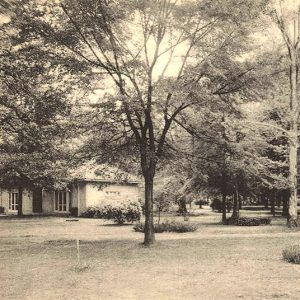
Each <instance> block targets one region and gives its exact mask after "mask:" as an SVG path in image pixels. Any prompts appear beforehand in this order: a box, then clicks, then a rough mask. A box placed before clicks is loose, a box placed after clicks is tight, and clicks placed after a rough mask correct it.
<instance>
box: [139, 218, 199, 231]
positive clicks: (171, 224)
mask: <svg viewBox="0 0 300 300" xmlns="http://www.w3.org/2000/svg"><path fill="white" fill-rule="evenodd" d="M133 229H134V231H136V232H144V231H145V224H144V223H137V224H136V225H134V227H133ZM197 229H198V226H196V225H194V224H188V223H181V222H175V221H166V222H163V223H160V224H154V232H155V233H162V232H179V233H182V232H194V231H196V230H197Z"/></svg>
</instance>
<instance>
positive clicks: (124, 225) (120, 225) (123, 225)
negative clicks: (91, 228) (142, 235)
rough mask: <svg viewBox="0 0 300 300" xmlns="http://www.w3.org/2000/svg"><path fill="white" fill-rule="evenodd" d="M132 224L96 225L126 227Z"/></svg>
mask: <svg viewBox="0 0 300 300" xmlns="http://www.w3.org/2000/svg"><path fill="white" fill-rule="evenodd" d="M133 225H134V224H99V225H97V226H101V227H102V226H104V227H126V226H133Z"/></svg>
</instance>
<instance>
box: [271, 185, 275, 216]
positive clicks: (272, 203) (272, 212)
mask: <svg viewBox="0 0 300 300" xmlns="http://www.w3.org/2000/svg"><path fill="white" fill-rule="evenodd" d="M275 195H276V192H275V191H274V190H272V191H271V192H270V204H271V214H272V215H273V217H275Z"/></svg>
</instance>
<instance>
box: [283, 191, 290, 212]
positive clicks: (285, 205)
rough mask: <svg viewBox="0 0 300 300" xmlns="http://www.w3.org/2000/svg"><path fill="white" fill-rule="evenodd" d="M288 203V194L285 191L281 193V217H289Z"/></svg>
mask: <svg viewBox="0 0 300 300" xmlns="http://www.w3.org/2000/svg"><path fill="white" fill-rule="evenodd" d="M288 203H289V192H288V191H286V190H285V191H283V193H282V216H284V217H287V216H288V215H289V212H288Z"/></svg>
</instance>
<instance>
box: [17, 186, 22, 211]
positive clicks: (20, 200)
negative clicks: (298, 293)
mask: <svg viewBox="0 0 300 300" xmlns="http://www.w3.org/2000/svg"><path fill="white" fill-rule="evenodd" d="M18 195H19V199H18V216H19V217H21V216H23V188H22V187H19V189H18Z"/></svg>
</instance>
